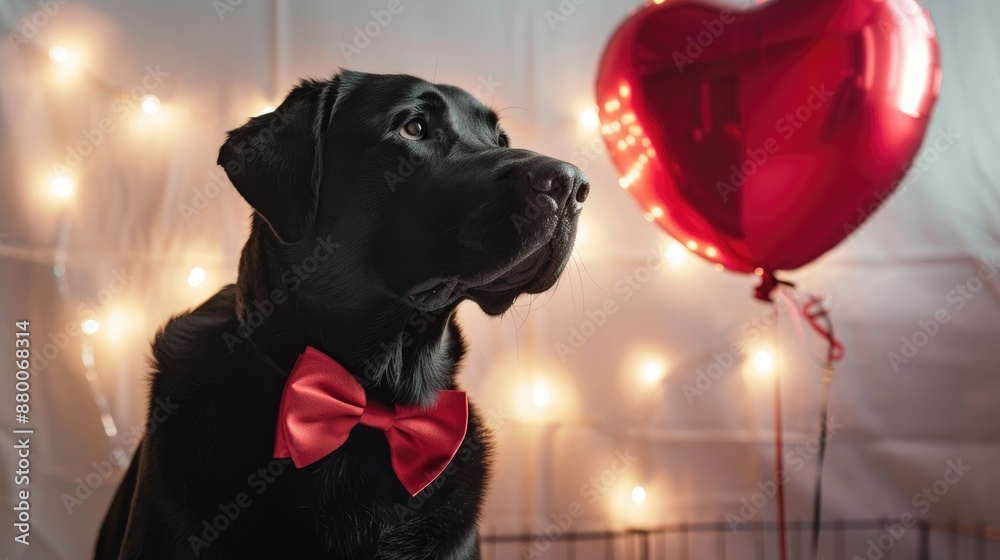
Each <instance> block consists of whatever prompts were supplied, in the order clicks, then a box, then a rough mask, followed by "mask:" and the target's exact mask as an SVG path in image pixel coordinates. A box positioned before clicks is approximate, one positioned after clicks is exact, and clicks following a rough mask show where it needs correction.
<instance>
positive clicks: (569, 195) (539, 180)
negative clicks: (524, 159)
mask: <svg viewBox="0 0 1000 560" xmlns="http://www.w3.org/2000/svg"><path fill="white" fill-rule="evenodd" d="M525 179H526V182H527V183H528V185H529V186H530V187H531V190H532V191H534V192H536V193H543V194H546V195H548V196H550V197H552V199H553V200H555V201H556V203H557V204H559V206H560V207H562V206H563V205H565V204H566V203H567V202H568V201H570V200H572V201H575V202H576V203H578V204H582V203H583V201H585V200H587V195H589V194H590V183H588V182H587V178H586V177H585V176H584V175H583V171H581V170H580V168H578V167H577V166H575V165H572V164H569V163H566V162H565V161H559V160H556V159H546V160H545V161H543V162H542V163H539V164H536V165H535V166H534V167H532V169H531V170H530V171H528V173H527V174H526V175H525Z"/></svg>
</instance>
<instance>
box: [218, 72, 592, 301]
mask: <svg viewBox="0 0 1000 560" xmlns="http://www.w3.org/2000/svg"><path fill="white" fill-rule="evenodd" d="M509 144H510V141H509V139H508V137H507V135H506V133H504V131H503V129H502V128H501V127H500V125H499V122H498V119H497V115H496V114H495V113H494V112H493V111H491V110H490V109H488V108H487V107H485V106H483V105H482V104H481V103H479V102H478V101H476V100H475V99H474V98H473V97H472V96H471V95H469V94H468V93H467V92H465V91H464V90H462V89H459V88H457V87H453V86H445V85H436V84H431V83H428V82H426V81H424V80H421V79H418V78H414V77H411V76H405V75H374V74H364V73H359V72H348V71H343V72H341V73H340V74H338V75H337V76H335V77H334V78H333V79H331V80H329V81H325V82H318V81H305V82H303V83H302V84H301V85H299V86H298V87H296V88H295V89H294V90H292V91H291V93H289V95H288V97H287V98H286V99H285V101H284V102H283V103H282V104H281V106H279V107H278V108H277V109H276V110H275V111H273V112H271V113H267V114H265V115H261V116H258V117H255V118H253V119H251V120H250V121H249V123H247V124H246V125H244V126H242V127H240V128H238V129H236V130H233V131H231V132H230V133H229V137H228V140H227V141H226V143H225V144H224V145H223V146H222V149H221V150H220V152H219V160H218V162H219V164H220V165H222V166H224V167H225V169H226V172H227V174H228V175H229V177H230V180H231V181H232V183H233V185H234V186H235V187H236V188H237V190H238V191H239V192H240V194H241V195H242V196H243V198H244V199H246V201H247V202H249V203H250V205H251V206H252V207H253V208H254V210H255V211H256V212H255V216H254V221H255V224H254V229H255V230H260V231H258V232H257V233H258V234H259V235H264V236H267V237H268V240H267V243H265V244H264V245H263V246H262V249H261V250H264V251H266V252H267V253H268V259H272V260H274V261H277V263H279V264H278V266H279V267H280V268H282V269H283V270H284V271H285V272H286V273H287V272H288V271H290V270H296V269H298V270H299V272H297V273H294V274H292V275H291V276H288V275H287V274H286V275H285V276H286V277H288V278H290V279H291V280H294V281H295V285H294V286H290V287H291V288H292V289H298V290H301V291H302V292H303V293H305V294H306V295H308V296H309V297H310V299H312V300H318V301H319V302H322V301H323V300H324V299H328V298H339V299H340V300H343V299H344V298H345V297H346V298H348V299H349V300H350V301H353V302H355V303H356V305H357V306H358V307H359V308H360V307H365V306H372V305H374V304H377V303H385V302H386V301H392V302H393V303H399V304H402V305H405V306H408V307H411V308H415V309H419V310H422V311H436V310H443V309H449V308H452V307H454V305H455V304H457V303H458V302H459V301H461V300H462V299H465V298H468V299H472V300H473V301H475V302H476V303H477V304H478V305H479V306H480V307H481V308H482V309H483V310H484V311H485V312H486V313H489V314H493V315H496V314H500V313H503V312H504V311H506V310H507V309H508V308H509V307H510V306H511V305H512V303H513V302H514V300H515V299H516V298H517V297H518V296H519V295H521V294H526V293H539V292H542V291H544V290H546V289H548V288H550V287H551V286H552V285H553V284H554V283H555V281H556V279H557V278H558V276H559V274H560V273H561V272H562V270H563V268H564V267H565V265H566V262H567V260H568V259H569V256H570V253H571V251H572V248H573V242H574V237H575V232H576V224H577V219H578V217H579V215H580V211H581V208H582V203H583V201H584V200H585V199H586V198H587V194H588V192H589V190H590V186H589V184H588V183H587V179H586V178H585V177H584V175H583V173H582V172H581V171H580V170H579V169H578V168H576V167H574V166H573V165H570V164H568V163H566V162H563V161H559V160H556V159H552V158H549V157H546V156H542V155H539V154H537V153H534V152H531V151H528V150H522V149H515V148H511V147H510V145H509ZM265 223H266V226H267V227H265V226H264V224H265ZM332 244H335V245H336V249H334V250H333V251H332V254H330V253H329V251H330V245H332ZM321 247H325V248H326V251H327V252H326V253H324V252H323V251H318V250H317V249H318V248H321ZM323 254H327V255H329V256H328V257H327V258H325V259H323V258H317V256H320V255H323ZM307 262H309V263H310V267H309V268H305V267H304V266H303V264H304V263H307ZM279 272H280V271H279ZM283 281H284V279H283Z"/></svg>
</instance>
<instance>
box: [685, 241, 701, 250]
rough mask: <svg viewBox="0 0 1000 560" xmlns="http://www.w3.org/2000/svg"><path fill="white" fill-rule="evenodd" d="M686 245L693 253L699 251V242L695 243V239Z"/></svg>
mask: <svg viewBox="0 0 1000 560" xmlns="http://www.w3.org/2000/svg"><path fill="white" fill-rule="evenodd" d="M684 245H686V246H687V248H688V249H691V250H692V251H697V250H698V242H697V241H695V240H694V239H688V240H687V243H685V244H684Z"/></svg>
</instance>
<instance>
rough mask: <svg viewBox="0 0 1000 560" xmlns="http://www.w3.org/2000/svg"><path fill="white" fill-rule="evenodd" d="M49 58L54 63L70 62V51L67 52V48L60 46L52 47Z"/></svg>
mask: <svg viewBox="0 0 1000 560" xmlns="http://www.w3.org/2000/svg"><path fill="white" fill-rule="evenodd" d="M49 58H51V59H52V62H58V63H59V64H62V63H64V62H66V61H68V60H69V51H68V50H66V47H60V46H55V47H52V48H51V49H49Z"/></svg>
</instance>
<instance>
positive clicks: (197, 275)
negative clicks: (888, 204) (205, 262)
mask: <svg viewBox="0 0 1000 560" xmlns="http://www.w3.org/2000/svg"><path fill="white" fill-rule="evenodd" d="M206 276H208V274H207V273H206V272H205V269H204V268H202V267H200V266H196V267H194V268H192V269H191V273H190V274H188V285H190V286H191V287H192V288H196V287H198V286H201V284H202V282H204V281H205V277H206Z"/></svg>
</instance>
